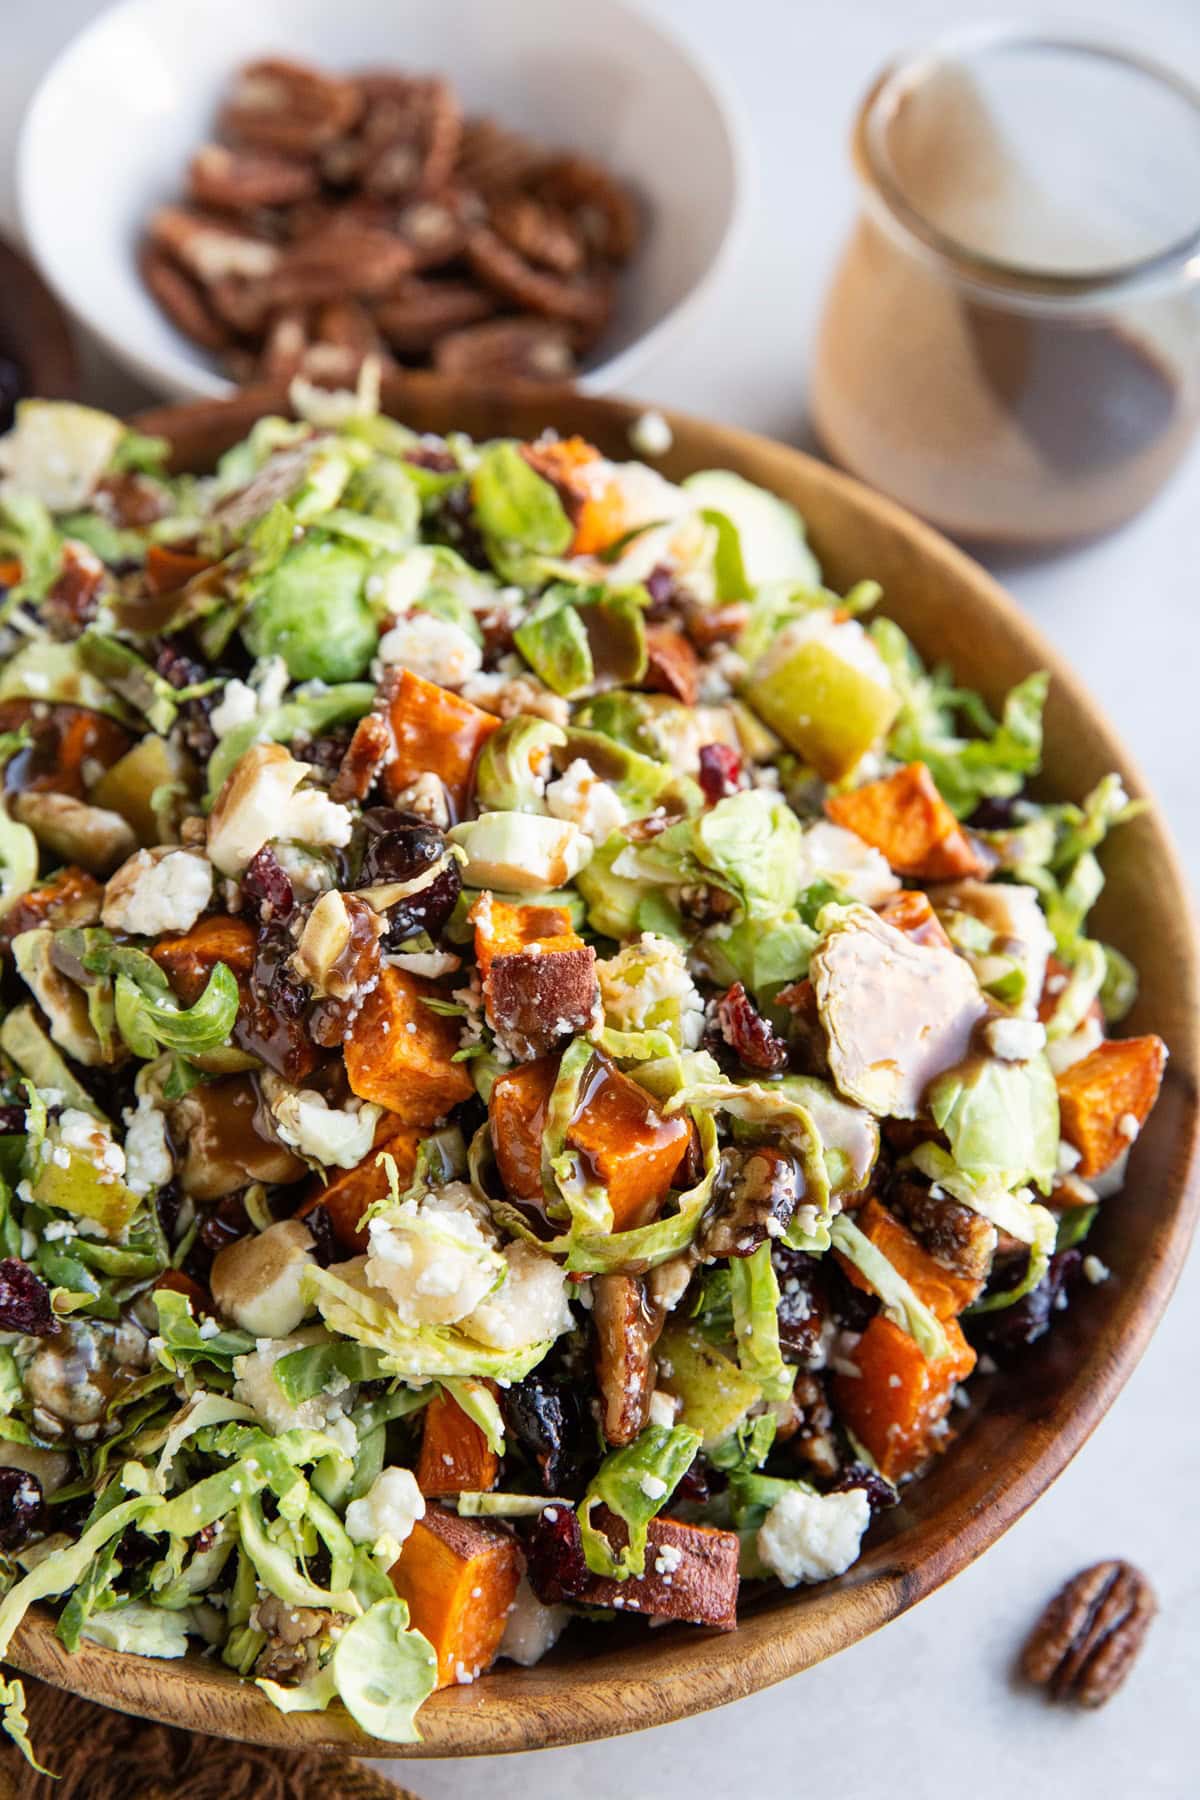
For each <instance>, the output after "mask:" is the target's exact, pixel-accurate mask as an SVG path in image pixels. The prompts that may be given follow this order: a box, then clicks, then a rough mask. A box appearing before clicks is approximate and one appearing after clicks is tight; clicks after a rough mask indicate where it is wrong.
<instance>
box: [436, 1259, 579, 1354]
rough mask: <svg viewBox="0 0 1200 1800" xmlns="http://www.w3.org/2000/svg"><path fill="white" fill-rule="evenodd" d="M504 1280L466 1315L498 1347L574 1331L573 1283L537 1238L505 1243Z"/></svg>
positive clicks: (472, 1328) (473, 1330)
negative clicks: (570, 1288) (570, 1297)
mask: <svg viewBox="0 0 1200 1800" xmlns="http://www.w3.org/2000/svg"><path fill="white" fill-rule="evenodd" d="M504 1262H505V1276H504V1281H503V1283H502V1285H501V1286H500V1287H498V1288H497V1289H496V1290H495V1291H494V1292H493V1293H490V1294H488V1296H487V1297H486V1299H484V1300H483V1301H482V1302H481V1304H480V1305H478V1306H476V1307H475V1308H474V1310H473V1311H472V1312H471V1313H470V1314H469V1315H468V1316H467V1317H466V1318H464V1319H463V1321H462V1329H463V1330H464V1331H466V1332H468V1333H469V1334H470V1336H471V1337H473V1338H477V1339H478V1340H479V1342H480V1343H483V1344H489V1345H490V1346H491V1347H492V1349H494V1350H523V1349H525V1348H526V1346H527V1345H529V1344H540V1343H549V1342H551V1341H552V1340H553V1339H555V1338H558V1337H561V1336H562V1334H563V1332H564V1331H570V1329H571V1325H572V1319H571V1308H570V1306H569V1305H568V1302H567V1290H568V1283H567V1278H566V1275H565V1274H564V1272H563V1270H562V1268H561V1266H560V1265H559V1264H558V1263H556V1262H555V1261H554V1258H553V1257H551V1256H544V1255H543V1254H542V1252H541V1251H540V1250H536V1249H535V1248H534V1246H533V1245H532V1244H526V1243H524V1242H517V1243H512V1244H507V1245H506V1246H505V1248H504Z"/></svg>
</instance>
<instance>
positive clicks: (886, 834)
mask: <svg viewBox="0 0 1200 1800" xmlns="http://www.w3.org/2000/svg"><path fill="white" fill-rule="evenodd" d="M825 811H826V812H827V813H828V814H829V817H830V818H831V819H832V820H833V821H834V823H835V824H836V825H844V826H845V827H846V829H847V830H848V831H853V832H854V833H855V835H856V836H857V837H860V838H862V840H863V842H864V843H866V844H872V845H873V846H874V847H875V849H876V850H879V851H882V853H883V855H884V856H886V857H887V860H888V862H889V863H890V865H891V867H892V868H893V869H895V871H896V873H897V874H898V875H912V876H915V877H916V879H917V880H918V881H957V880H960V879H961V878H962V877H964V876H967V875H986V874H987V872H988V869H989V867H990V866H991V865H990V863H989V860H988V858H987V856H986V855H985V854H984V852H983V850H982V849H981V847H980V846H979V845H978V844H976V843H973V842H972V841H971V839H970V838H969V837H968V836H967V834H966V832H965V831H964V830H963V828H962V826H961V825H960V824H959V822H958V820H957V819H956V818H955V816H954V814H953V813H952V812H951V810H950V808H949V807H948V806H947V804H946V802H945V801H944V800H943V799H942V796H941V795H940V794H939V793H938V790H937V785H936V783H935V782H934V779H933V776H932V775H931V774H930V773H929V770H928V768H927V767H926V766H925V764H924V763H920V762H915V763H909V764H908V765H907V767H905V768H903V769H897V770H896V772H895V773H894V774H892V775H888V776H885V777H884V779H883V780H882V781H868V782H866V783H864V785H863V786H862V787H858V788H853V789H851V790H850V792H849V793H845V794H831V795H830V797H829V799H828V800H827V801H826V802H825Z"/></svg>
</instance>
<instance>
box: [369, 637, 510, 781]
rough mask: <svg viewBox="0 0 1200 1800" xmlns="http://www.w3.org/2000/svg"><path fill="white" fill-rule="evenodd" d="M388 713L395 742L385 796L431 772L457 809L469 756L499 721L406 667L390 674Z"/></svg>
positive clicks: (469, 771)
mask: <svg viewBox="0 0 1200 1800" xmlns="http://www.w3.org/2000/svg"><path fill="white" fill-rule="evenodd" d="M388 718H389V720H390V722H391V727H392V736H393V738H394V739H395V742H396V753H395V755H394V756H393V758H392V760H391V761H390V762H389V763H387V764H386V765H385V767H384V771H383V786H384V791H385V793H386V794H387V797H388V799H389V800H395V799H396V797H397V795H399V794H402V793H403V792H404V790H405V788H407V787H410V786H411V785H412V783H413V782H414V781H415V780H416V779H417V776H418V775H425V774H433V775H437V776H439V777H440V779H441V780H442V782H443V783H444V784H445V787H446V789H447V791H448V792H449V794H450V796H451V798H452V799H453V801H454V804H455V806H456V807H457V808H458V810H459V811H460V812H461V810H462V808H463V807H464V806H465V805H466V802H467V797H468V795H469V794H470V791H471V782H472V780H473V778H474V774H475V760H476V758H477V757H478V755H479V752H480V749H481V747H482V746H483V744H484V743H485V742H486V740H487V739H488V738H489V737H490V736H491V734H492V732H493V731H495V730H496V729H497V727H498V726H499V724H500V720H499V719H498V718H497V717H496V716H495V715H494V714H493V713H487V712H484V711H483V710H482V709H481V708H480V707H478V706H472V704H471V702H470V701H469V700H463V699H460V697H459V696H458V695H457V694H452V693H451V692H450V691H449V689H448V688H443V687H438V686H437V684H436V683H435V682H432V681H425V680H423V679H422V677H421V676H420V675H414V674H413V673H412V671H411V670H409V669H402V670H401V671H400V672H399V674H398V675H397V676H396V677H394V678H393V681H392V685H391V688H390V691H389V693H388Z"/></svg>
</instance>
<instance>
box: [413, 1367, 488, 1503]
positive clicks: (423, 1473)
mask: <svg viewBox="0 0 1200 1800" xmlns="http://www.w3.org/2000/svg"><path fill="white" fill-rule="evenodd" d="M422 1418H423V1419H424V1422H425V1423H424V1430H423V1432H422V1436H421V1455H420V1459H419V1461H418V1463H417V1486H418V1487H419V1488H420V1490H421V1492H422V1493H423V1494H424V1495H425V1498H426V1499H427V1500H434V1499H438V1498H440V1497H441V1496H442V1495H445V1494H461V1493H464V1492H465V1493H472V1494H478V1493H486V1492H487V1490H488V1489H489V1488H492V1487H494V1486H495V1485H496V1476H497V1475H498V1474H499V1472H500V1459H499V1457H498V1456H497V1455H496V1453H495V1451H494V1450H492V1449H490V1448H489V1447H488V1441H487V1438H486V1437H485V1435H484V1433H483V1432H482V1431H481V1430H480V1428H479V1426H478V1425H477V1424H476V1423H475V1421H474V1419H472V1418H469V1417H468V1415H467V1414H466V1413H465V1412H464V1411H463V1409H462V1407H461V1406H459V1405H458V1403H457V1401H455V1400H452V1399H451V1397H450V1395H449V1394H446V1393H438V1394H436V1395H435V1396H434V1398H433V1399H432V1400H431V1401H430V1402H429V1405H428V1406H427V1407H426V1408H425V1410H424V1412H423V1414H422Z"/></svg>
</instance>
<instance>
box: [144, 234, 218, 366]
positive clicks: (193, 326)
mask: <svg viewBox="0 0 1200 1800" xmlns="http://www.w3.org/2000/svg"><path fill="white" fill-rule="evenodd" d="M138 268H139V270H140V272H141V277H142V280H143V281H144V282H145V284H146V286H147V288H148V289H149V291H150V293H151V295H152V296H153V298H154V299H155V300H157V302H158V304H159V306H160V307H161V308H162V310H163V312H165V313H166V315H167V317H168V319H170V321H171V323H172V325H174V326H175V328H176V330H177V331H182V333H183V335H184V337H187V338H191V340H192V342H193V343H194V344H199V346H200V348H201V349H202V350H227V349H228V348H229V346H230V344H231V343H232V342H233V336H232V333H231V332H230V330H229V327H228V326H227V325H226V324H225V322H224V320H223V319H220V318H218V316H217V314H216V313H215V312H214V311H213V309H212V307H211V306H210V305H209V303H208V301H207V300H206V299H205V297H204V293H203V291H202V290H201V288H200V286H199V284H198V283H197V282H195V281H193V280H192V279H191V277H190V276H188V275H185V274H184V272H183V270H182V269H180V268H179V267H178V266H177V264H176V263H175V262H174V261H173V260H172V258H171V257H170V256H169V255H168V254H167V252H166V251H165V250H163V249H162V248H161V247H160V246H159V245H158V244H153V243H149V242H147V243H144V244H143V245H142V247H141V249H140V250H139V251H138Z"/></svg>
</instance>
